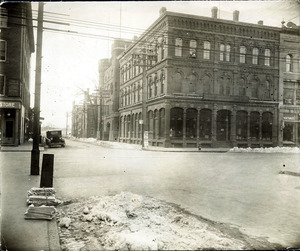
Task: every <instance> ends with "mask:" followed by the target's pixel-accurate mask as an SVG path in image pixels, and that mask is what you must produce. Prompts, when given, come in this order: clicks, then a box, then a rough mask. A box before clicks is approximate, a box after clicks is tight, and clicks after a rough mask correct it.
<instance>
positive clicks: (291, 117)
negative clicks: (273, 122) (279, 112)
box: [283, 113, 296, 120]
mask: <svg viewBox="0 0 300 251" xmlns="http://www.w3.org/2000/svg"><path fill="white" fill-rule="evenodd" d="M283 119H284V120H296V118H295V114H289V113H284V114H283Z"/></svg>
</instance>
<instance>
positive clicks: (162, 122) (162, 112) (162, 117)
mask: <svg viewBox="0 0 300 251" xmlns="http://www.w3.org/2000/svg"><path fill="white" fill-rule="evenodd" d="M159 117H160V120H159V123H160V125H159V136H160V137H161V138H163V137H164V133H165V109H164V108H162V109H160V110H159Z"/></svg>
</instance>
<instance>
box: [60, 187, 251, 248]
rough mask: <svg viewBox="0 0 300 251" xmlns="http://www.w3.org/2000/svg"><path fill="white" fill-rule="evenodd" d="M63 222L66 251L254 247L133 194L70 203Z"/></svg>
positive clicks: (62, 211)
mask: <svg viewBox="0 0 300 251" xmlns="http://www.w3.org/2000/svg"><path fill="white" fill-rule="evenodd" d="M58 225H59V234H60V241H61V249H62V250H65V251H71V250H72V251H73V250H74V251H75V250H80V251H88V250H175V249H176V250H197V249H217V250H222V249H223V250H228V249H233V250H238V249H239V250H240V249H247V248H252V246H251V245H249V241H248V242H246V241H245V239H244V238H238V237H233V236H232V234H231V235H230V234H229V233H225V232H226V231H221V230H219V229H218V228H217V227H218V224H217V223H214V224H212V223H211V222H209V221H206V220H204V219H202V218H200V217H197V216H194V215H191V214H190V213H188V212H187V211H184V210H183V209H180V208H179V207H177V206H174V205H170V204H168V203H166V202H163V201H160V200H156V199H154V198H149V197H143V196H140V195H136V194H132V193H128V192H126V193H125V192H122V193H120V194H117V195H115V196H103V197H91V198H89V199H88V200H85V201H81V202H75V203H72V204H69V205H65V206H63V207H62V208H60V209H59V217H58Z"/></svg>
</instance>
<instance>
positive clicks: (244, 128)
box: [236, 111, 248, 140]
mask: <svg viewBox="0 0 300 251" xmlns="http://www.w3.org/2000/svg"><path fill="white" fill-rule="evenodd" d="M247 133H248V113H247V112H245V111H238V112H237V113H236V139H237V140H247Z"/></svg>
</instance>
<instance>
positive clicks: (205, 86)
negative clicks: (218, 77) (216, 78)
mask: <svg viewBox="0 0 300 251" xmlns="http://www.w3.org/2000/svg"><path fill="white" fill-rule="evenodd" d="M210 83H211V79H210V77H209V76H208V75H206V76H204V78H203V93H206V94H208V93H210Z"/></svg>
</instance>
